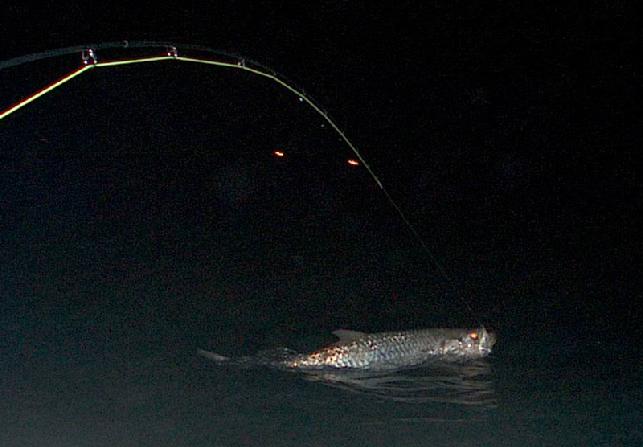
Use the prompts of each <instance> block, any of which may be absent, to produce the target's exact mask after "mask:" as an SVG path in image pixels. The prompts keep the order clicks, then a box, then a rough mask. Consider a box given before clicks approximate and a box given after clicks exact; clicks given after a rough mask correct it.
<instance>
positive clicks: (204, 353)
mask: <svg viewBox="0 0 643 447" xmlns="http://www.w3.org/2000/svg"><path fill="white" fill-rule="evenodd" d="M196 353H197V355H200V356H202V357H205V358H206V359H210V360H213V361H215V362H217V363H223V362H227V361H228V360H230V357H226V356H224V355H219V354H216V353H214V352H210V351H204V350H203V349H197V350H196Z"/></svg>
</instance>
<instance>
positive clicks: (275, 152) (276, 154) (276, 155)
mask: <svg viewBox="0 0 643 447" xmlns="http://www.w3.org/2000/svg"><path fill="white" fill-rule="evenodd" d="M273 155H274V156H275V157H283V156H284V153H283V152H282V151H274V152H273Z"/></svg>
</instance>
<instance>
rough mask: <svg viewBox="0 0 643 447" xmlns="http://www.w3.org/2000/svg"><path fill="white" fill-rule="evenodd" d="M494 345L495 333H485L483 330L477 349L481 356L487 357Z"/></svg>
mask: <svg viewBox="0 0 643 447" xmlns="http://www.w3.org/2000/svg"><path fill="white" fill-rule="evenodd" d="M495 344H496V333H495V332H492V331H487V330H486V329H483V334H482V340H480V346H479V347H478V349H479V350H480V353H481V354H482V355H488V354H490V353H491V348H493V347H494V345H495Z"/></svg>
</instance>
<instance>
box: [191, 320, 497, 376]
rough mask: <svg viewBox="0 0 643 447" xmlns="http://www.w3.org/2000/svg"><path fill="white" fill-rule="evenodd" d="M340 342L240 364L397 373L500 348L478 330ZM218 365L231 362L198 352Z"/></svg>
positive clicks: (353, 337)
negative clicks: (306, 351) (396, 371)
mask: <svg viewBox="0 0 643 447" xmlns="http://www.w3.org/2000/svg"><path fill="white" fill-rule="evenodd" d="M333 334H334V335H335V336H337V337H338V338H339V341H337V342H336V343H333V344H331V345H329V346H326V347H324V348H321V349H319V350H317V351H313V352H311V353H307V354H299V353H296V352H293V351H290V350H281V351H279V355H277V356H273V355H270V354H269V355H266V354H263V355H259V356H257V357H242V358H240V359H237V360H236V363H237V364H243V365H252V364H257V365H269V366H274V367H279V368H285V369H302V370H306V369H309V370H310V369H354V370H393V369H400V368H407V367H412V366H417V365H421V364H423V363H426V362H428V361H430V360H466V359H476V358H481V357H484V356H486V355H488V354H489V353H490V352H491V348H492V347H493V346H494V344H495V343H496V336H495V334H494V333H493V332H489V331H487V330H486V329H485V328H484V327H482V328H478V329H417V330H411V331H398V332H380V333H375V334H368V333H364V332H357V331H349V330H344V329H341V330H337V331H335V332H333ZM197 352H198V354H200V355H202V356H204V357H207V358H209V359H211V360H214V361H216V362H218V363H223V362H228V361H232V362H233V363H235V361H234V359H229V358H228V357H224V356H221V355H219V354H215V353H212V352H208V351H203V350H198V351H197Z"/></svg>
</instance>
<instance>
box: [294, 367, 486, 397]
mask: <svg viewBox="0 0 643 447" xmlns="http://www.w3.org/2000/svg"><path fill="white" fill-rule="evenodd" d="M302 376H303V378H305V379H306V380H309V381H313V382H320V383H323V384H325V385H328V386H331V387H334V388H339V389H342V390H345V391H349V392H354V393H359V394H363V395H366V396H370V397H376V398H379V399H384V400H390V401H397V402H404V403H414V404H418V403H425V402H443V403H450V404H457V405H470V406H479V407H487V408H493V407H495V406H496V399H495V396H494V388H493V381H492V380H491V367H490V365H489V364H488V363H487V361H486V360H477V361H474V362H471V361H469V362H467V363H454V362H451V363H444V362H433V363H429V364H425V365H422V366H421V367H418V368H413V369H402V370H395V371H359V370H317V371H305V372H302Z"/></svg>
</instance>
